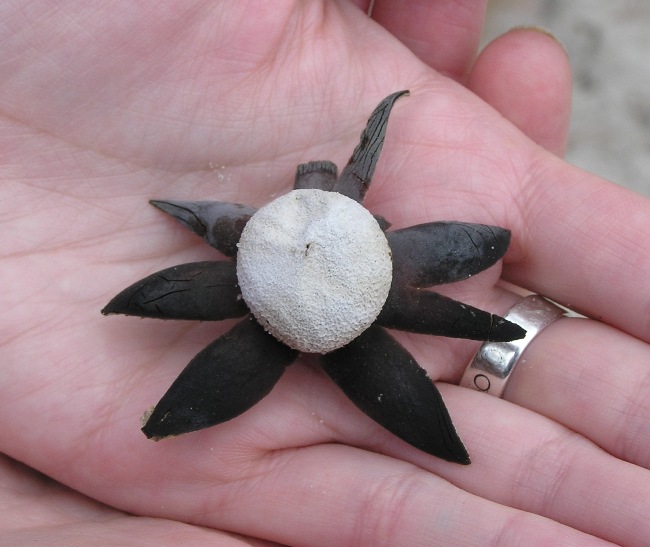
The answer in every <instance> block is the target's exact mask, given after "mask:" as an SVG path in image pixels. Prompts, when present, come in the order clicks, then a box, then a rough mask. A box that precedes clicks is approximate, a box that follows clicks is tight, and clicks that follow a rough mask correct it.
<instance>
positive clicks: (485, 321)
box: [102, 91, 525, 464]
mask: <svg viewBox="0 0 650 547" xmlns="http://www.w3.org/2000/svg"><path fill="white" fill-rule="evenodd" d="M406 94H408V91H400V92H397V93H394V94H392V95H390V96H389V97H387V98H385V99H384V100H383V101H382V102H381V103H380V104H379V105H378V106H377V108H376V109H375V111H374V112H373V113H372V115H371V117H370V119H369V120H368V124H367V126H366V128H365V130H364V131H363V132H362V134H361V139H360V142H359V144H358V146H357V147H356V148H355V150H354V152H353V154H352V157H351V158H350V160H349V162H348V164H347V165H346V166H345V168H344V169H343V171H342V173H341V175H340V176H337V169H336V166H335V165H334V164H333V163H332V162H329V161H312V162H309V163H305V164H301V165H299V166H298V168H297V171H296V179H295V183H294V189H293V190H292V191H291V192H289V193H288V194H286V195H284V196H281V197H279V198H277V199H275V200H274V201H272V202H270V203H269V204H268V205H266V206H264V207H262V208H261V209H260V210H259V211H256V210H255V209H254V208H252V207H248V206H246V205H239V204H233V203H223V202H208V201H191V202H182V201H152V202H151V203H152V204H153V205H155V206H156V207H158V208H159V209H161V210H163V211H164V212H166V213H168V214H170V215H171V216H173V217H174V218H176V219H177V220H178V221H180V222H181V223H182V224H183V225H185V226H186V227H187V228H189V229H190V230H192V231H193V232H195V233H196V234H198V235H200V236H202V237H203V238H204V239H205V240H206V241H207V242H208V243H209V244H210V245H211V246H213V247H214V248H216V249H218V250H219V251H221V252H222V253H223V254H224V255H225V256H226V257H229V258H230V259H231V260H222V261H209V262H195V263H190V264H181V265H179V266H174V267H172V268H168V269H165V270H162V271H160V272H157V273H154V274H152V275H149V276H148V277H145V278H144V279H142V280H141V281H138V282H137V283H135V284H133V285H131V286H130V287H128V288H127V289H125V290H124V291H122V292H121V293H119V294H118V295H117V296H116V297H115V298H113V299H112V300H111V301H110V302H109V303H108V305H107V306H106V307H105V308H104V309H103V310H102V313H104V314H125V315H136V316H140V317H154V318H160V319H192V320H206V321H219V320H222V319H228V318H236V317H243V318H244V319H243V320H242V321H241V322H239V323H238V324H237V325H235V327H233V328H232V329H231V330H230V331H229V332H227V333H226V334H224V335H223V336H221V337H219V338H218V339H217V340H215V341H214V342H212V343H211V344H209V345H208V346H207V347H206V348H205V349H203V350H202V351H200V352H199V353H198V354H197V355H196V356H195V357H194V358H193V359H192V360H191V361H190V363H189V364H188V365H187V366H186V368H185V369H184V370H183V371H182V372H181V374H180V375H179V376H178V378H177V379H176V380H175V381H174V383H173V384H172V385H171V387H170V388H169V390H168V391H167V393H165V395H164V396H163V397H162V399H161V400H160V402H159V403H158V404H157V405H156V406H155V408H154V409H153V411H152V412H151V414H150V415H149V416H148V417H147V421H146V423H145V425H144V426H143V428H142V430H143V432H144V433H145V435H146V436H147V437H149V438H153V439H156V440H157V439H160V438H163V437H168V436H171V435H179V434H181V433H188V432H191V431H196V430H199V429H203V428H205V427H210V426H212V425H216V424H219V423H222V422H224V421H227V420H230V419H231V418H234V417H236V416H238V415H239V414H241V413H242V412H245V411H246V410H248V409H249V408H250V407H252V406H253V405H255V404H256V403H257V402H258V401H259V400H260V399H262V398H263V397H264V396H265V395H267V394H268V393H269V392H270V390H271V389H272V388H273V386H274V385H275V383H276V382H277V381H278V380H279V379H280V377H281V376H282V373H283V372H284V370H285V369H286V367H287V366H288V365H290V364H291V363H292V362H293V361H294V360H295V359H296V358H297V357H298V355H299V352H300V351H304V352H311V353H320V354H322V355H321V358H320V361H321V364H322V366H323V369H324V370H325V371H326V372H327V374H328V375H329V376H330V377H331V378H332V379H333V380H334V382H336V383H337V384H338V386H339V387H340V388H341V389H342V390H343V392H344V393H345V394H346V395H347V396H348V397H349V398H350V399H351V400H352V401H353V402H354V403H355V404H356V405H357V407H359V408H360V409H361V410H362V411H363V412H365V413H366V414H367V415H368V416H370V417H371V418H372V419H374V420H375V421H376V422H378V423H379V424H380V425H382V426H383V427H385V428H386V429H388V430H389V431H390V432H392V433H393V434H395V435H396V436H398V437H400V438H401V439H403V440H404V441H406V442H407V443H409V444H411V445H412V446H414V447H416V448H418V449H420V450H423V451H424V452H427V453H429V454H432V455H434V456H437V457H440V458H443V459H445V460H448V461H452V462H457V463H461V464H468V463H470V460H469V456H468V454H467V451H466V450H465V447H464V446H463V443H462V442H461V440H460V438H459V437H458V434H457V433H456V430H455V428H454V426H453V424H452V421H451V418H450V416H449V413H448V411H447V408H446V407H445V405H444V402H443V400H442V398H441V396H440V394H439V392H438V390H437V388H436V387H435V384H434V383H433V382H432V381H431V379H430V378H429V377H428V375H427V373H426V372H425V371H424V369H422V368H421V367H420V366H419V365H418V364H417V363H416V362H415V360H414V359H413V357H412V356H411V355H410V354H409V353H408V352H407V351H406V350H405V349H404V348H403V347H402V346H401V345H400V344H399V343H398V342H397V341H396V340H395V339H394V338H393V337H392V336H391V335H390V334H389V332H388V331H387V330H386V328H388V329H399V330H405V331H410V332H416V333H422V334H433V335H437V336H450V337H455V338H467V339H472V340H491V341H510V340H515V339H518V338H522V337H523V336H524V334H525V331H524V330H523V329H522V328H521V327H519V326H518V325H516V324H514V323H511V322H509V321H507V320H506V319H504V318H502V317H499V316H496V315H493V314H490V313H488V312H486V311H483V310H480V309H478V308H474V307H472V306H469V305H467V304H463V303H461V302H458V301H456V300H453V299H451V298H448V297H445V296H442V295H440V294H438V293H436V292H433V291H429V290H425V289H426V288H428V287H431V286H433V285H438V284H442V283H451V282H454V281H460V280H462V279H466V278H468V277H470V276H472V275H474V274H476V273H478V272H480V271H482V270H484V269H486V268H488V267H490V266H492V265H493V264H494V263H495V262H497V261H498V260H499V259H500V258H501V257H502V256H503V255H504V254H505V252H506V249H507V248H508V245H509V242H510V232H509V231H508V230H506V229H504V228H500V227H496V226H487V225H483V224H469V223H463V222H430V223H426V224H420V225H417V226H412V227H410V228H404V229H401V230H394V231H387V230H388V228H389V226H390V224H389V223H388V222H387V221H386V220H385V219H383V218H382V217H373V216H372V215H371V214H370V213H369V212H368V211H367V210H366V209H365V208H364V207H363V206H362V205H361V203H362V202H363V198H364V196H365V193H366V191H367V190H368V187H369V185H370V181H371V179H372V175H373V173H374V170H375V165H376V163H377V160H378V158H379V153H380V152H381V148H382V145H383V141H384V135H385V132H386V125H387V123H388V117H389V114H390V111H391V109H392V107H393V104H394V103H395V101H396V100H397V99H398V98H399V97H401V96H403V95H406ZM232 259H234V260H232Z"/></svg>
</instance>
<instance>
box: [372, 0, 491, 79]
mask: <svg viewBox="0 0 650 547" xmlns="http://www.w3.org/2000/svg"><path fill="white" fill-rule="evenodd" d="M485 5H486V2H476V1H472V0H460V1H458V0H456V1H453V2H450V1H445V0H438V1H437V2H428V1H426V0H424V1H423V0H398V1H394V0H376V2H375V4H374V7H373V10H372V17H373V19H375V20H376V21H377V22H378V23H379V24H380V25H382V26H383V27H385V28H386V29H387V30H388V31H389V32H391V33H392V34H393V35H394V36H395V37H397V38H398V39H399V40H400V41H401V42H403V43H404V44H405V45H406V46H407V47H408V48H409V49H410V50H411V51H412V52H413V53H415V55H417V56H418V57H419V58H420V59H421V60H422V61H424V62H425V63H426V64H427V65H429V66H430V67H432V68H434V69H435V70H437V71H439V72H442V73H443V74H445V75H447V76H450V77H451V78H453V79H455V80H459V81H462V80H464V79H465V77H466V75H467V73H468V72H469V69H470V66H471V64H472V63H473V61H474V58H475V57H476V52H477V50H478V44H479V40H480V37H481V31H482V28H483V21H484V19H485Z"/></svg>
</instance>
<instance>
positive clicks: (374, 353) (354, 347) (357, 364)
mask: <svg viewBox="0 0 650 547" xmlns="http://www.w3.org/2000/svg"><path fill="white" fill-rule="evenodd" d="M321 359H322V363H323V367H324V369H325V370H326V371H327V373H328V374H329V375H330V376H331V378H332V379H333V380H334V381H335V382H336V383H337V384H338V385H339V387H340V388H341V389H342V390H343V391H344V392H345V394H346V395H347V396H348V397H349V398H350V399H351V400H352V402H354V404H356V405H357V406H358V407H359V408H360V409H361V410H362V411H363V412H365V413H366V414H367V415H368V416H370V417H371V418H372V419H373V420H375V421H376V422H377V423H379V424H380V425H382V426H383V427H385V428H386V429H388V430H389V431H390V432H391V433H393V434H394V435H397V436H398V437H400V438H401V439H403V440H405V441H406V442H407V443H409V444H411V445H413V446H415V447H416V448H418V449H420V450H423V451H424V452H427V453H428V454H431V455H433V456H437V457H439V458H442V459H444V460H447V461H451V462H456V463H462V464H469V463H470V460H469V456H468V454H467V451H466V450H465V447H464V446H463V443H462V441H461V440H460V438H459V437H458V434H457V433H456V429H455V428H454V425H453V423H452V421H451V418H450V416H449V412H448V411H447V408H446V407H445V404H444V402H443V400H442V397H441V396H440V393H439V392H438V389H437V388H436V386H435V385H434V383H433V382H432V381H431V379H430V378H429V377H428V375H427V373H426V372H425V371H424V369H422V368H421V367H420V366H419V365H418V364H417V363H416V362H415V360H414V359H413V357H411V355H410V354H409V353H408V352H407V351H406V350H405V349H404V348H403V347H402V346H401V345H400V344H399V343H398V342H397V341H396V340H395V339H394V338H393V337H392V336H390V334H388V333H387V332H386V331H384V330H383V329H382V328H380V327H377V326H372V327H370V328H369V329H368V330H366V331H365V332H364V333H363V334H362V335H361V336H359V337H358V338H356V339H355V340H354V341H352V342H350V343H349V344H348V345H347V346H344V347H342V348H341V349H338V350H336V351H333V352H332V353H328V354H326V355H324V356H323V357H322V358H321Z"/></svg>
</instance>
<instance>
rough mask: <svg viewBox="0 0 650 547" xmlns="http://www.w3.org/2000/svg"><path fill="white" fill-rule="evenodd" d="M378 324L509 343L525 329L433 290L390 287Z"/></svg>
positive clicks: (434, 333)
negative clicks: (391, 288)
mask: <svg viewBox="0 0 650 547" xmlns="http://www.w3.org/2000/svg"><path fill="white" fill-rule="evenodd" d="M377 324H378V325H381V326H383V327H388V328H390V329H397V330H405V331H409V332H417V333H420V334H433V335H436V336H448V337H451V338H467V339H470V340H484V341H485V340H489V341H491V342H510V341H511V340H519V339H520V338H523V337H524V336H526V331H525V330H524V329H523V328H521V327H520V326H519V325H517V324H516V323H513V322H511V321H508V320H507V319H504V318H503V317H500V316H498V315H494V314H492V313H489V312H486V311H483V310H481V309H479V308H474V307H473V306H470V305H469V304H463V303H462V302H459V301H458V300H453V299H452V298H448V297H446V296H443V295H441V294H438V293H436V292H433V291H427V290H424V289H414V288H397V289H395V290H391V291H390V293H389V294H388V299H387V300H386V303H385V304H384V307H383V309H382V310H381V313H380V314H379V317H377Z"/></svg>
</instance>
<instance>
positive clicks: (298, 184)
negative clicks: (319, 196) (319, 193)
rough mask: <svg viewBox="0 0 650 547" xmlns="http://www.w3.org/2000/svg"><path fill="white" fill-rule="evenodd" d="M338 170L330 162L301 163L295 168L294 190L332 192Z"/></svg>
mask: <svg viewBox="0 0 650 547" xmlns="http://www.w3.org/2000/svg"><path fill="white" fill-rule="evenodd" d="M337 172H338V169H337V167H336V164H335V163H332V162H331V161H327V160H325V161H310V162H309V163H301V164H300V165H299V166H298V167H297V168H296V180H295V182H294V184H293V189H294V190H302V189H305V188H315V189H316V190H327V191H329V190H332V188H334V185H335V184H336V177H337Z"/></svg>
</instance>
